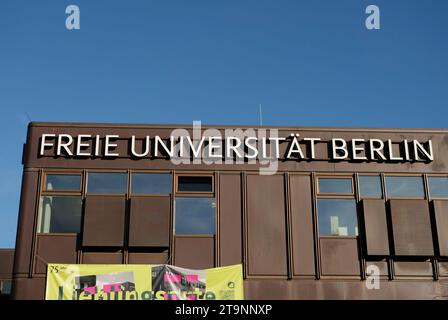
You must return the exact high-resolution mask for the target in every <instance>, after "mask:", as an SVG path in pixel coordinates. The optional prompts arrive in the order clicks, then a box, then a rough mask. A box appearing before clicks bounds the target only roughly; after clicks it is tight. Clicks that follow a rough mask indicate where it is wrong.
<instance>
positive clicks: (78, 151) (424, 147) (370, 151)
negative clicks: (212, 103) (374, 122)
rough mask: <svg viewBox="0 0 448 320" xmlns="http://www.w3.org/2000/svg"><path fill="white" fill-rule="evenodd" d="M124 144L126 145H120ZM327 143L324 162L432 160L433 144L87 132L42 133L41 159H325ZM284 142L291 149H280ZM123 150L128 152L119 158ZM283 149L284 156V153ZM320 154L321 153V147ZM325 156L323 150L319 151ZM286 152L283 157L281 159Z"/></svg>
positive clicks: (372, 140) (427, 142)
mask: <svg viewBox="0 0 448 320" xmlns="http://www.w3.org/2000/svg"><path fill="white" fill-rule="evenodd" d="M120 140H124V141H125V143H126V144H127V147H123V146H122V145H121V144H120V148H119V141H120ZM322 143H324V144H326V145H327V148H325V149H326V150H328V151H327V154H328V157H325V158H326V160H357V161H377V162H382V161H403V162H406V161H407V162H411V161H424V162H430V161H433V160H434V154H433V145H432V141H431V140H428V141H426V142H419V141H417V140H406V139H405V140H402V141H398V142H397V141H394V142H392V141H391V140H390V139H387V140H381V139H361V138H359V139H350V140H346V139H342V138H333V139H331V140H328V141H322V140H321V138H310V137H305V138H301V137H300V134H297V133H292V134H290V136H288V137H278V136H276V135H274V136H273V135H272V134H271V136H269V137H265V136H262V137H260V136H255V135H254V136H246V137H238V136H227V135H226V136H225V137H221V136H219V135H216V134H215V135H213V136H200V137H197V136H196V137H195V138H194V139H192V138H191V137H190V136H189V135H185V136H170V137H164V138H162V137H160V136H157V135H156V136H153V137H150V136H145V137H138V138H137V137H136V136H134V135H133V136H131V137H129V136H127V137H126V138H122V137H120V136H119V135H104V136H100V135H89V134H78V135H70V134H42V136H41V139H40V148H39V155H40V156H47V155H49V154H48V151H47V149H52V150H53V154H52V156H64V157H81V158H82V157H103V158H115V157H120V156H131V157H133V158H148V157H149V158H150V157H155V158H156V157H165V158H166V157H168V158H170V159H174V158H176V159H182V158H188V159H190V158H193V159H208V160H211V161H215V160H222V159H237V160H238V159H240V160H241V159H242V160H244V159H247V160H249V161H251V160H252V161H255V160H256V159H279V158H283V159H286V160H287V159H295V160H301V159H303V160H313V159H319V158H320V159H325V158H324V157H323V156H322V155H320V157H317V156H316V153H317V152H316V150H317V148H316V147H317V145H318V144H322ZM283 144H286V145H287V147H286V149H285V148H281V146H283ZM119 150H121V151H122V152H126V154H120V153H119ZM280 150H282V152H281V151H280ZM319 150H322V149H319ZM321 153H322V152H321ZM280 154H282V155H280Z"/></svg>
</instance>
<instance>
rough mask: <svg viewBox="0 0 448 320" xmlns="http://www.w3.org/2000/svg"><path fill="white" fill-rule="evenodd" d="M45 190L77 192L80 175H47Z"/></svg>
mask: <svg viewBox="0 0 448 320" xmlns="http://www.w3.org/2000/svg"><path fill="white" fill-rule="evenodd" d="M45 190H46V191H53V190H55V191H58V190H63V191H79V190H81V175H79V174H47V175H46V178H45Z"/></svg>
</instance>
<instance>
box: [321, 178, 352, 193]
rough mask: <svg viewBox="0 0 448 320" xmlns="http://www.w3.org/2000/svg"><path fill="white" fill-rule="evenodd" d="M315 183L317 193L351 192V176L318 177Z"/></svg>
mask: <svg viewBox="0 0 448 320" xmlns="http://www.w3.org/2000/svg"><path fill="white" fill-rule="evenodd" d="M317 185H318V189H319V193H324V194H352V193H353V187H352V179H351V178H319V179H318V183H317Z"/></svg>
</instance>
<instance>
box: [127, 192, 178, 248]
mask: <svg viewBox="0 0 448 320" xmlns="http://www.w3.org/2000/svg"><path fill="white" fill-rule="evenodd" d="M170 202H171V201H170V197H134V198H132V199H131V218H130V224H129V246H135V247H151V246H153V247H169V245H170Z"/></svg>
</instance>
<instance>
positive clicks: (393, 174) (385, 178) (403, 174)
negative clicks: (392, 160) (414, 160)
mask: <svg viewBox="0 0 448 320" xmlns="http://www.w3.org/2000/svg"><path fill="white" fill-rule="evenodd" d="M388 177H400V178H406V177H409V178H412V177H414V178H417V177H420V178H421V179H422V188H423V195H422V196H419V197H416V196H391V195H389V193H388V191H387V178H388ZM383 188H384V198H385V199H386V201H388V200H391V199H398V200H399V199H403V200H427V199H428V192H429V190H428V188H427V181H426V178H425V174H423V173H420V174H418V173H417V174H406V173H386V174H384V187H383Z"/></svg>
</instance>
